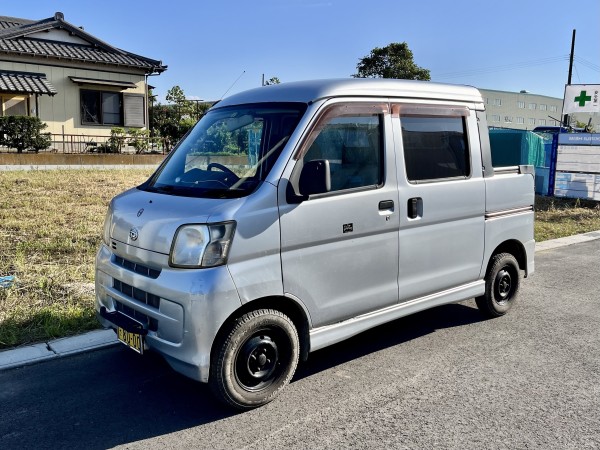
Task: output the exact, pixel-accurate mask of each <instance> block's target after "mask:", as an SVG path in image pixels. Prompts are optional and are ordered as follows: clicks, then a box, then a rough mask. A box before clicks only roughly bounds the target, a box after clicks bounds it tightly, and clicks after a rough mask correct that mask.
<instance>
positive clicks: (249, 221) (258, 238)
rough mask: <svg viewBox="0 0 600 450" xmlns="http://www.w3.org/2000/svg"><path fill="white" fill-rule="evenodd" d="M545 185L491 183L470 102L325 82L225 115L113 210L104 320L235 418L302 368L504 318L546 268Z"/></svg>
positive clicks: (505, 177)
mask: <svg viewBox="0 0 600 450" xmlns="http://www.w3.org/2000/svg"><path fill="white" fill-rule="evenodd" d="M533 192H534V191H533V171H532V170H531V168H530V167H527V166H515V167H509V168H502V169H501V170H494V168H492V164H491V156H490V152H489V139H488V135H487V125H486V121H485V111H484V106H483V101H482V98H481V95H480V94H479V92H478V91H477V90H476V89H474V88H471V87H464V86H450V85H442V84H435V83H428V82H413V81H400V80H352V79H349V80H329V81H313V82H299V83H287V84H281V85H275V86H266V87H261V88H258V89H255V90H251V91H248V92H243V93H240V94H237V95H233V96H232V97H229V98H228V99H225V100H223V101H221V102H219V103H218V104H216V105H215V106H214V107H213V108H211V109H210V110H209V111H208V112H207V114H206V115H205V116H204V117H203V118H202V119H201V120H200V121H199V123H198V124H197V125H196V126H195V127H194V128H193V130H192V131H191V132H190V133H189V134H188V135H187V137H186V138H185V139H184V140H183V141H182V142H181V143H180V144H179V145H178V146H177V148H176V149H175V150H173V151H172V152H171V153H170V154H169V155H168V157H167V158H166V159H165V161H164V162H163V164H161V165H160V167H159V168H158V169H157V170H156V172H155V173H154V174H153V175H152V176H151V177H150V179H148V181H146V182H145V183H143V184H142V185H140V186H138V187H136V188H134V189H131V190H129V191H127V192H125V193H123V194H121V195H119V196H117V197H115V198H114V199H113V200H112V201H111V203H110V207H109V209H108V213H107V216H106V221H105V225H104V236H103V244H102V246H101V248H100V250H99V252H98V255H97V259H96V296H97V302H96V309H97V312H98V316H99V320H100V322H101V323H102V325H104V326H105V327H110V328H113V329H115V331H116V332H117V336H118V338H119V340H120V341H122V342H123V343H125V344H126V345H127V346H129V347H130V348H132V349H133V350H135V351H137V352H139V353H142V352H144V351H146V350H149V349H151V350H153V351H156V352H158V353H160V354H162V355H163V356H164V357H165V358H166V360H167V361H168V363H169V364H170V365H171V366H172V367H173V368H174V369H175V370H177V371H178V372H181V373H182V374H184V375H186V376H188V377H191V378H193V379H195V380H199V381H202V382H208V383H209V384H210V386H211V388H212V390H213V391H214V392H215V393H216V395H217V396H218V397H219V398H221V399H222V400H224V401H225V402H226V403H228V404H230V405H232V406H234V407H236V408H240V409H245V408H252V407H256V406H260V405H262V404H265V403H267V402H269V401H271V400H272V399H273V398H274V397H275V396H277V395H278V393H279V392H280V391H281V390H282V389H283V387H284V386H285V385H286V384H287V383H288V382H289V381H290V379H291V378H292V376H293V374H294V371H295V369H296V365H297V363H298V361H299V360H301V359H305V358H307V356H308V354H309V353H310V352H311V351H314V350H317V349H320V348H323V347H325V346H327V345H331V344H334V343H337V342H339V341H341V340H343V339H346V338H348V337H350V336H353V335H355V334H358V333H360V332H362V331H364V330H366V329H368V328H371V327H373V326H376V325H379V324H382V323H385V322H388V321H391V320H394V319H397V318H399V317H402V316H405V315H407V314H411V313H414V312H417V311H421V310H423V309H426V308H431V307H434V306H437V305H442V304H446V303H451V302H458V301H461V300H465V299H469V298H473V297H475V298H476V301H477V305H478V306H479V308H480V309H481V310H482V311H483V312H484V313H485V314H487V315H489V316H494V317H495V316H500V315H503V314H505V313H506V312H507V311H508V309H509V308H510V307H511V305H512V304H513V303H514V299H515V297H516V294H517V292H518V289H519V280H520V277H521V275H522V274H523V273H524V274H525V276H527V275H528V274H531V273H532V272H533V269H534V262H533V253H534V252H533V250H534V241H533V199H534V194H533Z"/></svg>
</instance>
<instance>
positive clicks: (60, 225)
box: [0, 169, 151, 348]
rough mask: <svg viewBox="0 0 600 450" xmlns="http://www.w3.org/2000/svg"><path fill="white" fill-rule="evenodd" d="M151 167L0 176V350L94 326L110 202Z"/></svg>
mask: <svg viewBox="0 0 600 450" xmlns="http://www.w3.org/2000/svg"><path fill="white" fill-rule="evenodd" d="M150 173H151V170H139V169H124V170H59V171H32V172H0V193H1V198H0V276H6V275H14V276H15V279H16V281H15V283H14V284H13V286H12V287H10V288H1V289H0V348H5V347H11V346H15V345H20V344H26V343H31V342H35V341H41V340H46V339H51V338H57V337H63V336H67V335H70V334H75V333H79V332H82V331H85V330H89V329H92V328H97V327H98V324H97V322H96V320H95V316H94V314H95V313H94V308H93V301H94V296H93V282H94V257H95V254H96V251H97V249H98V246H99V245H100V240H101V233H102V224H103V221H104V216H105V214H106V208H107V206H108V202H109V201H110V199H111V198H112V197H114V196H115V195H116V194H117V193H119V192H122V191H124V190H125V189H128V188H130V187H132V186H135V185H138V184H140V183H141V182H142V181H144V180H145V179H147V178H148V176H149V175H150Z"/></svg>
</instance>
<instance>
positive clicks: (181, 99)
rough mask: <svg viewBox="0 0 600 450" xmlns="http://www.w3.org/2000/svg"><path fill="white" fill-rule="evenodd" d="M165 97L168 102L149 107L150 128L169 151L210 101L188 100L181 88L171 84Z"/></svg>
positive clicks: (204, 110) (204, 111)
mask: <svg viewBox="0 0 600 450" xmlns="http://www.w3.org/2000/svg"><path fill="white" fill-rule="evenodd" d="M165 99H166V100H167V102H169V103H170V104H168V105H161V104H160V102H159V103H158V104H156V105H153V106H152V108H151V114H150V118H151V122H150V128H151V129H152V130H153V132H158V135H159V136H160V138H161V139H162V142H163V146H164V148H165V150H167V151H169V150H170V149H171V147H172V146H173V145H175V144H176V143H177V141H179V139H181V138H182V137H183V136H184V135H185V133H187V132H188V130H189V129H190V128H192V127H193V126H194V125H195V123H196V122H197V121H198V120H200V118H202V116H203V115H204V114H205V113H206V111H207V110H208V109H209V108H210V103H205V102H203V101H202V100H188V99H186V98H185V94H184V92H183V89H181V88H180V87H179V86H173V87H172V88H171V89H169V90H168V91H167V95H166V96H165Z"/></svg>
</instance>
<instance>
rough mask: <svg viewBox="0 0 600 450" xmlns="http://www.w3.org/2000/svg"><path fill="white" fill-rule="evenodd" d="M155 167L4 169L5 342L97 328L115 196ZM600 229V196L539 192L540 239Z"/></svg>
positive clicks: (1, 330)
mask: <svg viewBox="0 0 600 450" xmlns="http://www.w3.org/2000/svg"><path fill="white" fill-rule="evenodd" d="M150 172H151V171H150V170H136V169H124V170H110V171H107V170H65V171H32V172H0V193H1V197H0V276H5V275H14V276H15V277H16V282H15V283H14V284H13V286H12V287H10V288H0V349H2V348H10V347H14V346H18V345H23V344H29V343H33V342H41V341H45V340H49V339H53V338H59V337H65V336H69V335H72V334H77V333H81V332H84V331H87V330H91V329H95V328H98V323H97V322H96V319H95V313H94V307H93V304H94V284H93V283H94V257H95V254H96V251H97V249H98V246H99V245H100V240H101V233H102V224H103V221H104V215H105V213H106V207H107V205H108V202H109V201H110V199H111V198H112V197H114V196H115V195H116V194H118V193H119V192H122V191H124V190H125V189H127V188H130V187H132V186H136V185H138V184H140V183H141V182H142V181H144V180H145V179H146V178H147V177H148V176H149V175H150ZM594 230H600V207H599V206H598V203H595V202H581V201H575V200H563V199H549V198H545V197H538V198H536V224H535V237H536V240H538V241H543V240H547V239H553V238H556V237H562V236H568V235H572V234H577V233H583V232H586V231H594Z"/></svg>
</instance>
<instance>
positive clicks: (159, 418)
mask: <svg viewBox="0 0 600 450" xmlns="http://www.w3.org/2000/svg"><path fill="white" fill-rule="evenodd" d="M599 266H600V240H596V241H592V242H588V243H585V244H577V245H572V246H569V247H563V248H559V249H554V250H548V251H544V252H541V253H537V254H536V273H535V274H534V275H533V276H532V277H531V278H529V279H527V280H525V282H524V283H523V290H522V292H521V297H520V302H519V303H518V305H516V306H515V308H514V309H513V310H512V311H511V312H510V314H509V315H507V316H505V317H503V318H500V319H494V320H482V319H481V317H480V315H479V313H478V312H477V310H476V309H475V304H474V302H473V301H472V300H471V301H466V302H463V303H461V304H457V305H449V306H444V307H440V308H436V309H433V310H430V311H426V312H423V313H420V314H417V315H414V316H411V317H407V318H404V319H401V320H398V321H395V322H393V323H391V324H388V325H386V326H382V327H379V328H377V329H375V330H372V331H369V332H367V333H363V334H362V335H360V336H357V337H355V338H353V339H351V340H349V341H346V342H344V343H341V344H338V345H335V346H333V347H330V348H327V349H324V350H321V351H318V352H315V353H313V354H312V355H311V357H310V358H309V361H308V362H307V363H305V364H303V365H302V366H301V367H300V368H299V370H298V372H297V374H296V376H295V378H294V380H293V382H292V383H291V384H290V386H288V387H287V388H286V390H285V391H284V392H283V394H282V395H281V396H280V397H279V399H277V400H276V401H275V402H273V403H271V404H269V405H267V406H265V407H263V408H260V409H257V410H253V411H250V412H246V413H240V414H232V413H231V412H230V411H228V410H226V409H224V408H223V407H221V406H220V405H219V404H217V403H216V402H215V401H214V400H213V399H212V397H211V395H210V393H209V392H208V390H207V389H206V387H205V386H204V385H201V384H198V383H195V382H193V381H191V380H188V379H186V378H184V377H182V376H180V375H177V374H176V373H174V372H173V371H172V370H171V369H170V368H169V367H168V366H167V365H166V364H165V363H164V362H163V361H162V360H161V359H160V358H159V357H156V356H152V355H145V356H144V357H139V356H138V355H136V354H134V353H133V352H132V351H130V350H128V349H126V348H125V347H121V346H119V347H113V348H110V349H107V350H101V351H97V352H93V353H87V354H82V355H78V356H74V357H70V358H65V359H59V360H52V361H49V362H45V363H42V364H37V365H35V366H29V367H24V368H20V369H13V370H9V371H5V372H2V373H0V448H1V449H5V450H7V449H23V448H35V449H40V448H52V449H58V448H68V449H74V448H81V449H101V448H113V447H120V448H131V449H137V448H207V449H209V448H210V449H213V448H248V449H272V448H273V449H275V448H277V449H282V448H290V449H295V448H298V449H313V448H323V449H325V448H327V449H330V448H382V449H383V448H385V449H389V448H398V449H400V448H415V449H425V448H457V449H483V448H494V449H496V448H497V449H523V448H543V449H583V448H599V447H600V308H599V306H600V305H599V303H600V295H599V294H598V292H600V268H599Z"/></svg>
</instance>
